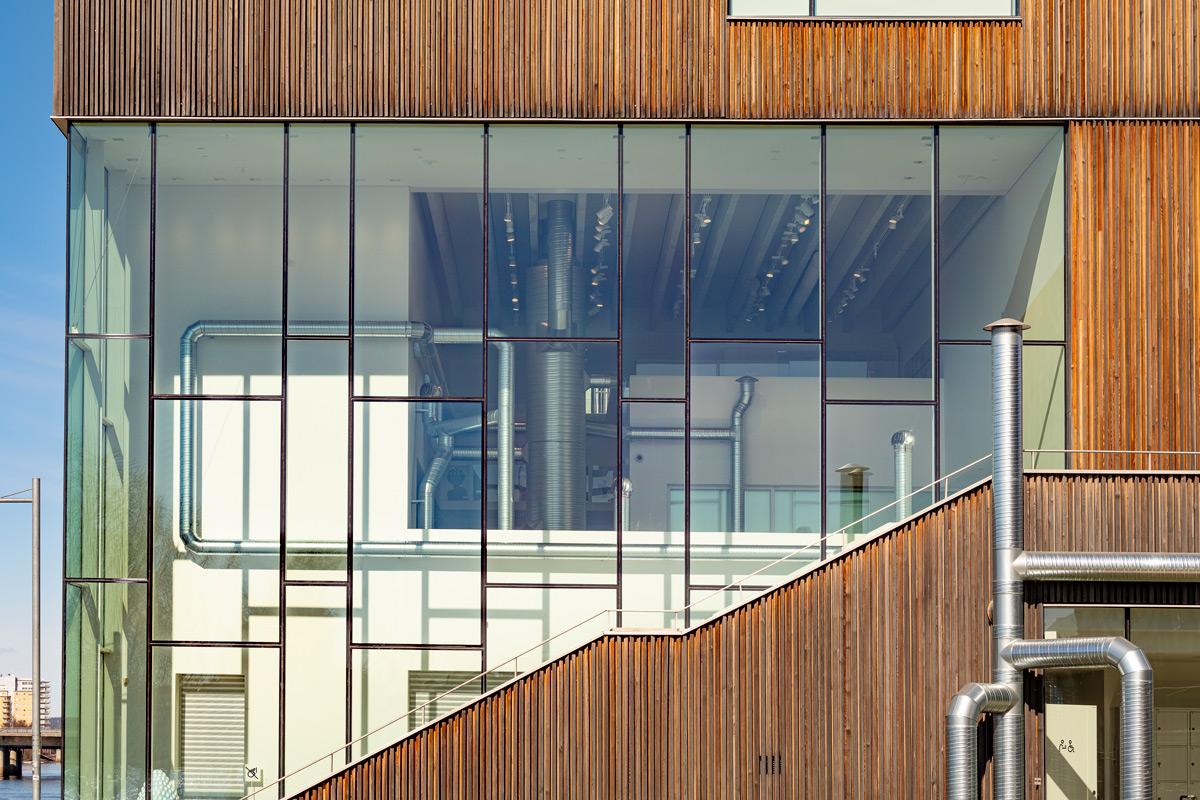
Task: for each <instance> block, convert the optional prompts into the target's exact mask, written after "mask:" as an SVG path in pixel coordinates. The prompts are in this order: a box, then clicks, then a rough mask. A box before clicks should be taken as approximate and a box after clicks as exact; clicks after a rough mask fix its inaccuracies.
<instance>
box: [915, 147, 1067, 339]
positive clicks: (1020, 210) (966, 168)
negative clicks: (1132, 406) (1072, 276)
mask: <svg viewBox="0 0 1200 800" xmlns="http://www.w3.org/2000/svg"><path fill="white" fill-rule="evenodd" d="M940 140H941V141H940V144H941V157H940V162H941V167H940V170H941V181H940V187H941V192H942V196H941V204H940V213H941V232H940V234H939V235H940V238H941V243H940V247H939V252H940V254H941V260H942V265H941V283H940V287H939V288H940V291H941V295H940V297H939V301H938V305H939V309H940V313H941V336H942V338H943V339H986V338H987V333H985V332H984V331H983V326H984V325H987V324H988V323H990V322H993V321H995V320H997V319H1000V318H1002V317H1011V318H1013V319H1020V320H1024V321H1025V322H1027V323H1029V324H1030V325H1031V326H1032V328H1031V329H1030V330H1029V331H1028V333H1027V334H1026V337H1027V338H1030V339H1062V338H1063V336H1064V335H1065V334H1064V328H1063V291H1064V288H1063V284H1064V263H1065V260H1064V248H1065V242H1066V225H1065V219H1064V208H1065V205H1064V200H1063V197H1064V194H1063V192H1064V190H1063V131H1062V128H1061V127H1057V126H1055V127H1024V126H1011V125H1009V126H1005V127H989V128H975V127H966V128H960V127H943V128H942V130H941V135H940Z"/></svg>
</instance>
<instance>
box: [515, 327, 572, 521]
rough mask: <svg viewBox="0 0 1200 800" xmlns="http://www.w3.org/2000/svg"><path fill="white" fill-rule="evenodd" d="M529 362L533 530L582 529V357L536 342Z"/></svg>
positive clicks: (564, 347)
mask: <svg viewBox="0 0 1200 800" xmlns="http://www.w3.org/2000/svg"><path fill="white" fill-rule="evenodd" d="M529 359H530V361H529V365H528V366H529V376H530V381H529V384H528V385H529V387H530V392H529V395H528V400H527V407H528V427H527V429H526V437H527V441H526V453H527V458H528V465H529V491H530V499H531V503H532V508H531V512H532V513H531V520H530V522H531V525H530V527H534V528H537V527H540V528H543V529H545V530H550V531H561V530H583V529H584V528H586V527H587V485H586V482H585V478H586V476H585V470H586V466H585V465H586V447H587V415H586V412H585V408H584V395H583V387H584V385H585V383H584V374H583V353H582V351H581V350H580V347H579V345H575V344H565V343H564V344H538V345H536V346H534V347H533V348H532V351H531V352H530V353H529Z"/></svg>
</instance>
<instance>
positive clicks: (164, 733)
mask: <svg viewBox="0 0 1200 800" xmlns="http://www.w3.org/2000/svg"><path fill="white" fill-rule="evenodd" d="M151 675H152V681H153V682H152V684H151V687H150V692H151V709H150V710H151V720H150V725H151V728H150V729H151V731H152V738H151V741H150V767H151V770H152V779H151V781H152V786H153V794H154V795H155V796H157V797H176V796H177V797H180V798H205V800H207V798H216V797H225V798H234V799H236V798H239V797H242V796H244V795H245V794H246V793H247V792H251V791H253V790H255V789H257V788H259V787H261V786H263V785H264V784H266V783H270V782H271V781H273V780H275V779H276V778H278V777H279V651H278V650H276V649H275V648H271V647H254V648H238V647H155V648H154V665H153V670H152V673H151ZM339 694H340V692H339ZM343 696H344V695H343ZM271 791H273V790H271Z"/></svg>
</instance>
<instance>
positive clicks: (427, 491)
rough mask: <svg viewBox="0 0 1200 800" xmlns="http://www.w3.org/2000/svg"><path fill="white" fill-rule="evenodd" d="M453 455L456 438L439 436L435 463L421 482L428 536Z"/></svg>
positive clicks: (425, 527) (423, 514)
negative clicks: (437, 495) (440, 484)
mask: <svg viewBox="0 0 1200 800" xmlns="http://www.w3.org/2000/svg"><path fill="white" fill-rule="evenodd" d="M453 454H454V437H453V436H451V435H450V434H448V433H442V434H439V435H438V437H437V445H436V449H435V450H434V456H433V461H431V462H430V464H429V471H428V472H426V473H425V480H424V481H422V482H421V528H422V529H423V530H424V531H425V533H426V535H428V534H429V530H430V528H432V527H433V523H434V513H433V507H434V496H435V495H436V494H437V487H438V484H439V483H441V482H442V477H443V476H445V474H446V470H447V469H449V468H450V459H451V458H452V457H453Z"/></svg>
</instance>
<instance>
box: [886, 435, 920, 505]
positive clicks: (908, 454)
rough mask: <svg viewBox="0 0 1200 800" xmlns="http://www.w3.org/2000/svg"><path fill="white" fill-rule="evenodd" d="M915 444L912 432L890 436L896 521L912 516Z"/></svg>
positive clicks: (915, 438) (915, 439) (914, 436)
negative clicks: (893, 467) (893, 461)
mask: <svg viewBox="0 0 1200 800" xmlns="http://www.w3.org/2000/svg"><path fill="white" fill-rule="evenodd" d="M916 442H917V437H916V435H915V434H914V433H913V432H912V431H896V432H895V433H893V434H892V450H893V451H894V453H895V462H896V519H907V518H908V516H909V515H910V514H912V497H910V495H911V494H912V483H913V481H912V457H913V445H914V444H916Z"/></svg>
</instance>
